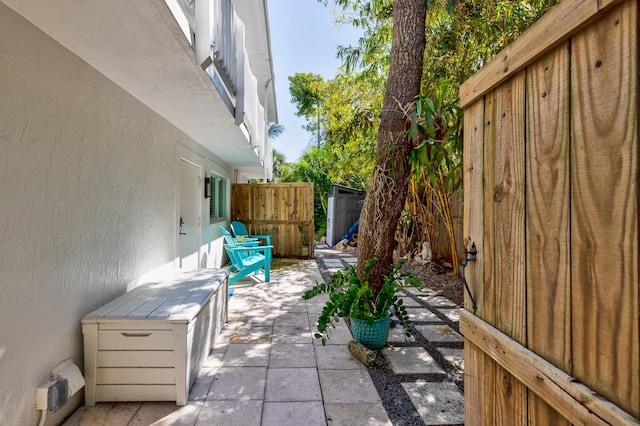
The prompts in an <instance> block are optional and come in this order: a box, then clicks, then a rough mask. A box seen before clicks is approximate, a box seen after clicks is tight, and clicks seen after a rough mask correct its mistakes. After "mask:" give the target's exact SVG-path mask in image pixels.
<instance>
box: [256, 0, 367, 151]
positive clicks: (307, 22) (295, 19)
mask: <svg viewBox="0 0 640 426" xmlns="http://www.w3.org/2000/svg"><path fill="white" fill-rule="evenodd" d="M329 3H331V2H329ZM268 8H269V27H270V31H271V53H272V55H273V72H274V74H275V84H276V86H275V88H276V100H277V107H278V119H279V122H280V124H282V125H284V126H285V132H284V133H283V134H282V136H280V137H279V138H277V139H276V140H274V141H273V148H275V149H276V150H278V151H279V152H281V153H283V154H284V155H285V157H286V159H287V161H288V162H294V161H295V160H297V159H298V158H299V157H300V155H301V153H302V151H303V150H304V148H306V147H307V146H308V145H309V138H310V135H309V133H307V132H306V131H305V130H304V129H302V126H304V124H305V121H304V120H303V119H302V118H299V117H296V115H295V112H296V108H295V107H294V106H293V105H291V95H290V94H289V80H288V77H289V76H290V75H293V74H295V73H297V72H301V73H302V72H304V73H314V74H320V75H321V76H322V77H323V78H324V79H325V80H328V79H331V78H333V76H334V75H335V74H336V70H337V69H338V67H339V66H340V61H339V60H338V59H336V52H337V47H338V45H349V44H355V43H356V42H357V40H358V38H359V37H360V35H361V32H360V31H356V30H355V29H353V28H352V27H351V25H348V24H343V25H338V26H337V25H335V24H334V23H333V17H334V15H333V7H332V5H331V4H330V5H329V6H327V7H325V6H323V5H322V4H321V3H319V2H318V1H317V0H268Z"/></svg>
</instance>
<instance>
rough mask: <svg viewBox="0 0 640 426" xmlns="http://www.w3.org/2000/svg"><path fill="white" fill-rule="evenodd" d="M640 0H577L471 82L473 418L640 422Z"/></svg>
mask: <svg viewBox="0 0 640 426" xmlns="http://www.w3.org/2000/svg"><path fill="white" fill-rule="evenodd" d="M639 5H640V3H639V2H638V1H637V0H626V1H623V0H610V1H597V0H594V1H590V0H564V1H563V2H562V3H561V4H560V5H558V6H557V7H555V8H554V9H553V10H552V11H551V12H550V13H549V14H547V16H545V17H543V18H541V19H540V20H539V21H538V22H537V23H536V24H535V25H534V26H533V27H532V28H531V29H529V30H528V31H527V32H525V33H524V34H523V35H522V37H521V38H520V39H519V40H516V41H515V42H514V43H513V44H512V45H510V46H509V47H508V48H507V49H505V51H504V52H502V53H500V54H499V55H498V56H497V59H496V60H494V61H493V62H492V63H491V64H489V65H488V66H487V67H485V69H483V70H482V71H481V72H480V73H478V74H477V75H476V76H474V77H472V78H471V79H470V80H469V81H468V82H467V83H465V84H464V85H463V86H462V87H461V105H462V106H463V107H464V108H465V152H464V162H465V164H464V173H465V176H464V190H465V207H464V221H465V223H464V231H463V232H464V244H465V247H466V249H467V250H469V249H470V246H471V244H472V243H475V244H476V247H477V249H478V256H477V261H476V262H475V263H474V262H470V263H469V265H467V268H465V269H466V271H465V275H466V278H467V280H468V281H469V285H470V288H471V292H472V294H473V295H474V297H475V299H476V302H477V311H475V312H473V313H470V312H467V311H473V306H472V303H471V300H470V298H469V297H465V311H463V312H462V314H461V322H460V329H461V331H462V332H463V334H464V335H465V423H466V424H470V425H475V424H480V425H494V424H501V425H503V424H504V425H506V424H508V425H513V424H554V425H563V424H564V425H568V424H572V423H573V424H640V312H639V306H640V295H639V293H640V291H639V288H640V277H639V266H638V263H639V256H640V252H639V249H638V240H639V232H640V231H639V229H638V220H639V211H638V209H639V207H638V203H639V201H640V188H639V187H638V186H639V182H638V176H639V175H640V164H639V159H638V155H639V152H638V143H639V142H640V141H639V140H638V133H639V129H638V127H639V123H638V120H639V118H638V108H637V105H638V96H639V95H638V91H639V90H640V89H639V87H638V79H639V70H638V55H639V53H638V52H639V50H638V40H637V39H638V32H639V30H638V28H639V26H638V7H639ZM564 21H566V24H567V25H566V26H564V27H562V25H560V26H558V23H559V22H564ZM532 46H533V48H532ZM480 129H482V130H480Z"/></svg>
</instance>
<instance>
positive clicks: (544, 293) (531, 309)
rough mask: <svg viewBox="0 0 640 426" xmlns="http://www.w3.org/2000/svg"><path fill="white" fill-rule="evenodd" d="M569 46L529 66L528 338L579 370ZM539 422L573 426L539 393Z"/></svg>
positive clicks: (534, 406)
mask: <svg viewBox="0 0 640 426" xmlns="http://www.w3.org/2000/svg"><path fill="white" fill-rule="evenodd" d="M569 64H570V58H569V43H568V42H567V43H563V44H562V45H561V46H559V47H558V48H556V49H555V50H554V51H552V52H551V53H550V54H549V55H548V56H546V57H544V58H542V59H541V60H539V61H538V62H536V63H535V64H534V65H532V66H530V67H529V68H528V69H527V94H526V99H527V120H526V122H527V129H526V131H527V153H526V158H527V170H526V174H527V178H526V220H525V222H526V235H527V239H526V244H527V246H526V259H527V262H526V271H527V277H526V280H527V281H526V282H527V343H528V345H527V346H528V347H529V348H530V349H531V350H532V351H534V352H536V353H537V354H538V355H540V356H542V357H543V358H545V359H546V360H547V361H549V362H551V363H553V364H554V365H556V366H558V367H559V368H561V369H562V370H564V371H565V372H567V373H569V374H571V283H570V279H571V275H570V264H569V200H570V196H569V177H570V176H569V174H570V169H569V155H568V152H569V128H570V116H569V104H570V102H569V87H570V82H569V72H570V70H569ZM528 409H529V420H530V423H531V424H554V425H563V424H564V425H568V424H569V422H568V421H567V420H566V419H564V418H563V417H562V416H560V414H558V413H557V412H556V411H555V410H554V409H553V408H551V407H550V406H549V405H548V404H546V403H545V402H544V401H542V400H541V399H539V398H538V397H537V396H536V395H535V394H534V393H533V392H530V393H529V405H528Z"/></svg>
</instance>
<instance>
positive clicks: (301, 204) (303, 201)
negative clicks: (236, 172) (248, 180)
mask: <svg viewBox="0 0 640 426" xmlns="http://www.w3.org/2000/svg"><path fill="white" fill-rule="evenodd" d="M313 213H314V212H313V183H281V184H262V183H261V184H233V185H232V186H231V218H232V220H239V221H241V222H243V223H244V224H245V225H247V228H248V230H249V233H251V234H269V235H271V240H272V244H273V246H274V256H276V257H313V249H314V244H313V242H314V229H313V228H314V219H313ZM300 227H302V229H303V230H304V233H305V234H306V235H307V240H308V242H307V244H308V247H309V249H308V254H304V253H303V252H302V250H301V248H302V244H301V233H300Z"/></svg>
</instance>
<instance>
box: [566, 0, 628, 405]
mask: <svg viewBox="0 0 640 426" xmlns="http://www.w3.org/2000/svg"><path fill="white" fill-rule="evenodd" d="M637 7H638V3H637V2H636V1H627V2H625V3H623V4H622V5H620V6H619V7H617V8H616V9H615V10H614V11H613V12H612V13H610V14H608V15H607V16H605V17H604V18H603V19H602V20H600V21H598V22H597V23H596V24H595V25H592V26H591V27H589V28H588V29H586V30H584V31H583V32H581V33H579V34H578V35H576V36H575V37H574V38H573V42H572V67H571V74H572V75H571V82H572V88H571V89H572V105H571V106H572V108H571V111H572V124H573V138H574V140H573V149H572V152H571V156H572V160H571V161H572V164H571V171H572V175H571V194H572V199H571V222H572V227H573V229H572V233H571V237H572V239H571V249H572V253H571V259H572V261H571V270H572V275H573V279H572V282H573V285H574V288H573V295H574V297H573V307H572V313H573V339H574V340H573V346H574V369H573V373H574V375H575V376H576V377H577V378H579V379H580V380H581V381H582V382H583V383H585V384H586V385H587V386H589V387H591V388H592V389H594V390H595V391H597V392H598V393H599V394H601V395H603V396H605V397H606V398H607V399H609V400H611V401H612V402H614V403H615V404H617V405H620V406H622V407H623V408H626V409H627V410H629V411H630V412H631V413H632V414H634V415H636V416H640V406H639V403H638V401H639V399H640V396H639V395H640V392H639V382H640V379H639V377H640V370H639V359H638V347H639V345H640V344H639V342H638V335H639V333H638V227H637V226H638V211H637V210H638V151H637V144H638V126H637V120H638V110H637V101H638V100H637V95H638V94H637V90H638V88H637V82H638V66H637V55H638V52H637V49H638V44H637V39H636V37H637V31H638V27H637V25H638V24H637V17H636V13H637ZM633 349H635V350H633ZM594 372H597V374H594ZM632 403H635V405H633V404H632Z"/></svg>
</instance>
